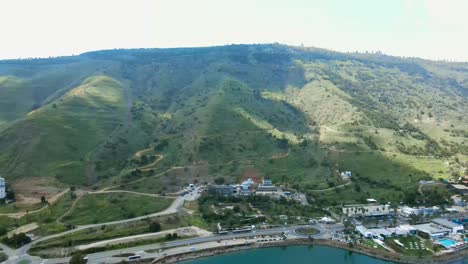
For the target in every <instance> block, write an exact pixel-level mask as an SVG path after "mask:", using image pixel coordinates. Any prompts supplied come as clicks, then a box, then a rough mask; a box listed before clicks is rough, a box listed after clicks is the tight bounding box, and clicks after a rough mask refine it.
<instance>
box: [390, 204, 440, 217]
mask: <svg viewBox="0 0 468 264" xmlns="http://www.w3.org/2000/svg"><path fill="white" fill-rule="evenodd" d="M399 212H400V214H401V215H403V216H406V217H409V216H410V215H432V214H435V213H438V212H440V208H439V207H437V206H433V207H417V208H413V207H409V206H402V207H401V208H400V209H399Z"/></svg>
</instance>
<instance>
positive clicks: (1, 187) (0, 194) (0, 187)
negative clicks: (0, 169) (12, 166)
mask: <svg viewBox="0 0 468 264" xmlns="http://www.w3.org/2000/svg"><path fill="white" fill-rule="evenodd" d="M5 197H6V191H5V179H4V178H2V177H0V199H5Z"/></svg>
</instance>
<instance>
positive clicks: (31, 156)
mask: <svg viewBox="0 0 468 264" xmlns="http://www.w3.org/2000/svg"><path fill="white" fill-rule="evenodd" d="M123 108H124V105H123V96H122V88H121V87H120V85H119V83H118V82H116V81H115V80H112V79H111V78H109V77H105V76H94V77H90V78H89V79H87V80H86V81H84V82H83V83H82V84H81V85H80V86H78V87H76V88H74V89H73V90H71V91H70V92H68V93H66V94H65V95H64V96H63V97H61V98H60V99H59V100H56V101H55V102H54V103H53V104H50V105H47V106H44V107H42V108H40V109H38V110H36V111H34V112H31V113H29V114H28V115H27V117H26V118H24V119H23V120H20V121H18V122H16V123H15V124H14V125H13V126H12V127H10V128H8V129H6V130H5V131H4V132H3V133H2V134H1V136H0V146H1V148H2V149H3V152H2V154H1V155H0V164H1V165H0V166H1V167H2V171H3V172H5V173H7V174H8V176H9V177H12V176H15V177H30V176H51V175H53V176H56V177H57V178H58V179H59V180H61V181H62V182H66V183H69V184H82V183H84V182H86V180H87V179H86V177H85V176H84V175H85V167H86V165H87V161H88V157H89V155H90V153H92V151H93V149H94V148H95V147H96V146H97V145H98V144H99V143H100V142H101V141H103V140H104V139H105V138H106V137H107V136H108V135H109V134H110V133H111V131H112V130H113V129H114V128H115V127H116V126H117V125H119V123H120V120H121V118H122V113H123Z"/></svg>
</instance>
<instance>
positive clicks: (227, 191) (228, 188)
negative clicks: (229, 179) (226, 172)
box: [209, 185, 235, 196]
mask: <svg viewBox="0 0 468 264" xmlns="http://www.w3.org/2000/svg"><path fill="white" fill-rule="evenodd" d="M209 189H210V191H211V192H212V193H214V194H215V195H219V196H231V195H234V194H235V187H234V186H232V185H211V186H210V187H209Z"/></svg>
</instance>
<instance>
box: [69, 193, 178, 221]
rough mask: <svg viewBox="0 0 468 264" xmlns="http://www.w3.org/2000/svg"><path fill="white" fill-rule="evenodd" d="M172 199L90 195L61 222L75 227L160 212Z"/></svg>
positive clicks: (125, 194) (123, 195) (115, 194)
mask: <svg viewBox="0 0 468 264" xmlns="http://www.w3.org/2000/svg"><path fill="white" fill-rule="evenodd" d="M171 203H172V199H169V198H168V199H165V198H155V197H148V196H143V195H137V194H130V193H110V194H92V195H86V196H84V197H83V198H82V199H81V200H80V201H79V202H78V204H77V205H76V207H75V209H74V210H73V212H72V213H71V214H69V215H68V216H66V217H65V218H64V219H63V221H64V222H68V223H72V224H75V225H85V224H94V223H103V222H110V221H116V220H123V219H128V218H134V217H137V216H142V215H148V214H152V213H156V212H160V211H162V210H164V209H165V208H167V207H169V205H170V204H171Z"/></svg>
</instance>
